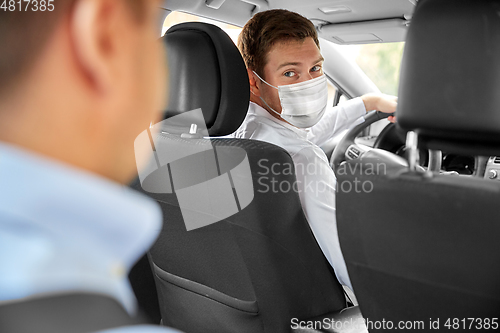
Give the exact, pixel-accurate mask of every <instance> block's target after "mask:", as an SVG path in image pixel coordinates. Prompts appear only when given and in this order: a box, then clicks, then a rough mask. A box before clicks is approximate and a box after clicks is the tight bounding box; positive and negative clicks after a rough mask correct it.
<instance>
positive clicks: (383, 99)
mask: <svg viewBox="0 0 500 333" xmlns="http://www.w3.org/2000/svg"><path fill="white" fill-rule="evenodd" d="M361 99H362V100H363V103H365V109H366V112H369V111H373V110H376V111H380V112H384V113H393V112H396V108H397V106H398V98H397V97H396V96H391V95H386V94H366V95H363V96H361ZM387 120H389V121H390V122H391V123H394V122H396V117H395V116H390V117H388V118H387Z"/></svg>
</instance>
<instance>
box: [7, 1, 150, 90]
mask: <svg viewBox="0 0 500 333" xmlns="http://www.w3.org/2000/svg"><path fill="white" fill-rule="evenodd" d="M75 2H76V0H57V1H54V0H52V1H49V0H46V1H38V3H36V5H35V2H34V1H33V3H32V4H30V3H29V2H25V1H21V2H19V1H7V3H6V6H7V7H6V10H0V45H3V47H2V50H1V51H0V96H1V95H2V94H3V93H6V91H7V89H9V88H11V89H12V88H13V87H15V84H16V82H19V81H21V80H22V78H23V74H25V73H27V72H29V70H30V69H31V67H32V65H33V63H34V62H35V61H36V59H37V56H38V55H39V54H40V53H41V51H42V50H43V48H44V47H45V46H46V45H47V40H48V39H49V37H50V36H51V34H52V33H53V32H54V28H55V27H56V26H57V24H59V23H60V20H61V19H63V17H64V16H65V15H68V14H69V13H70V12H71V8H72V6H73V5H74V4H75ZM125 3H127V5H128V6H129V7H130V9H131V13H132V14H133V15H134V16H135V17H136V18H137V19H138V20H142V19H143V18H144V1H143V0H126V1H125ZM35 9H36V10H35Z"/></svg>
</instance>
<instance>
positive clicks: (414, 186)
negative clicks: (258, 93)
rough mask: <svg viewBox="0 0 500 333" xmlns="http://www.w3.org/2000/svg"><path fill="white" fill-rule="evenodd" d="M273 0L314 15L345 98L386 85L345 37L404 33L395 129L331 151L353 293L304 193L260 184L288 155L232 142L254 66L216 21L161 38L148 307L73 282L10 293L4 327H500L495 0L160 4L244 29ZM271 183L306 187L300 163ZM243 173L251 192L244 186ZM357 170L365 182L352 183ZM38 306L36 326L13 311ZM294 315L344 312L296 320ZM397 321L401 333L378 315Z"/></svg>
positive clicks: (193, 330)
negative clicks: (163, 100) (299, 180)
mask: <svg viewBox="0 0 500 333" xmlns="http://www.w3.org/2000/svg"><path fill="white" fill-rule="evenodd" d="M275 8H285V9H288V10H291V11H295V12H298V13H300V14H302V15H303V16H305V17H307V18H308V19H309V20H311V21H312V22H313V24H314V25H315V27H316V29H317V31H318V35H319V37H320V38H321V51H322V54H323V56H324V58H325V65H324V71H325V74H326V76H327V78H328V80H329V82H330V83H331V84H333V85H334V86H335V87H336V89H337V93H336V94H337V95H336V97H335V99H334V104H335V105H336V104H337V103H338V102H339V100H340V96H341V95H342V96H344V98H345V99H351V98H355V97H358V96H361V95H363V94H366V93H372V92H375V93H377V92H380V89H379V88H378V87H377V85H376V84H375V83H373V82H372V80H371V79H370V78H369V77H368V76H367V75H366V74H365V73H363V71H362V70H361V69H360V68H359V66H357V65H355V64H353V62H352V61H350V60H348V59H347V58H346V57H345V55H344V54H343V53H342V52H340V51H339V50H340V49H339V45H340V46H342V45H361V44H373V43H393V42H405V50H404V55H403V60H402V63H401V74H400V81H399V90H398V98H399V99H398V109H397V112H396V118H397V121H396V123H395V124H393V123H389V122H388V121H387V120H385V118H387V116H388V114H381V113H379V112H370V113H367V115H366V116H365V117H364V121H363V122H361V123H359V124H357V125H356V126H354V127H352V128H350V129H349V130H348V131H347V132H346V133H345V134H344V135H342V136H341V137H339V138H338V139H337V140H335V141H332V142H330V143H329V144H327V145H326V146H325V147H321V148H323V150H324V151H325V154H326V155H327V157H328V159H329V161H330V165H331V167H332V168H333V170H334V171H335V172H336V176H337V184H338V186H337V197H336V206H337V212H336V214H337V223H338V231H339V238H340V243H341V247H342V252H343V254H344V259H345V261H346V264H347V268H348V272H349V276H350V278H351V281H352V284H353V289H354V290H353V291H350V290H346V289H344V288H343V287H342V286H341V284H340V283H339V282H338V280H337V278H336V276H335V273H334V271H333V269H332V267H331V266H330V264H329V263H328V261H327V259H326V258H325V256H324V255H323V253H322V251H321V249H320V247H319V245H318V243H317V241H316V240H315V238H314V235H313V233H312V231H311V229H310V227H309V224H308V222H307V220H306V218H305V215H304V212H303V210H302V207H301V204H300V199H299V196H298V193H297V192H294V191H287V192H286V193H281V192H267V193H261V192H259V191H252V190H251V189H252V188H253V189H255V188H257V185H258V184H257V179H258V177H257V173H258V168H257V163H258V161H259V160H262V159H267V160H269V161H270V163H277V165H280V166H285V165H291V164H293V161H292V158H291V157H290V155H289V154H288V152H287V151H285V150H284V149H282V148H280V147H278V146H275V145H273V144H270V143H266V142H261V141H257V140H249V139H233V138H227V137H225V136H227V135H229V134H231V133H233V132H234V131H235V130H236V129H237V128H238V127H239V126H240V125H241V123H242V122H243V119H244V117H245V115H246V113H247V110H248V105H249V94H250V90H249V83H248V74H247V71H246V68H245V64H244V61H243V59H242V57H241V54H240V53H239V51H238V49H237V47H236V45H235V44H234V42H233V40H231V38H230V37H229V36H228V35H227V34H226V33H225V32H224V31H223V30H222V29H220V28H219V27H217V26H216V25H214V24H211V23H206V22H183V23H179V24H176V25H174V26H172V27H170V28H169V29H168V30H167V31H166V33H165V34H164V35H163V36H162V37H161V42H162V43H163V45H164V46H165V49H166V55H167V57H166V59H165V61H166V62H167V64H168V69H169V99H168V104H167V106H166V109H165V117H164V120H163V121H162V122H160V123H158V124H155V125H152V126H151V129H150V130H148V134H149V138H148V139H147V142H148V143H150V144H151V147H152V150H153V155H154V156H155V160H154V161H153V162H154V163H156V164H155V166H154V167H152V169H151V172H149V173H147V174H141V173H140V172H139V175H138V177H137V179H136V180H135V181H134V182H133V183H132V184H131V185H130V186H131V187H132V188H134V189H135V190H137V191H139V192H141V193H144V194H145V195H147V196H150V197H151V198H153V199H154V200H156V201H157V202H158V204H159V206H160V207H161V210H162V212H163V216H164V224H163V229H162V231H161V233H160V236H159V238H158V240H157V241H156V243H155V244H154V245H153V247H152V248H151V249H150V251H149V252H148V253H147V254H146V255H145V256H144V257H143V258H142V259H141V260H140V261H139V262H138V263H137V264H136V265H135V267H134V268H133V269H132V271H131V272H130V274H129V280H130V282H131V285H132V287H133V289H134V292H135V294H136V297H137V300H138V303H139V307H140V311H141V317H140V318H130V317H129V316H128V315H127V314H125V313H124V311H123V309H121V307H119V306H118V304H117V303H116V302H113V301H112V300H111V299H102V298H100V297H99V296H97V295H90V296H89V295H81V294H78V293H75V294H74V295H69V296H68V297H69V298H64V297H63V298H61V297H58V296H55V297H49V298H47V299H44V300H38V301H36V302H41V303H34V304H31V303H29V302H26V303H25V304H21V305H20V306H21V307H18V306H5V305H2V306H1V307H0V321H2V322H5V323H9V325H10V326H5V327H10V328H9V332H28V331H29V332H30V331H37V332H91V331H95V330H96V329H103V328H107V327H113V326H117V325H123V324H133V323H138V322H143V321H147V322H150V323H154V324H160V325H165V326H169V327H173V328H176V329H179V330H181V331H183V332H186V333H201V332H217V333H224V332H228V333H229V332H238V333H239V332H248V333H259V332H262V333H264V332H266V333H280V332H303V333H312V332H367V331H370V332H371V331H380V330H382V331H384V330H388V329H391V330H392V329H397V327H396V326H397V323H398V322H399V323H403V325H406V326H403V327H401V326H399V328H400V329H401V328H406V329H409V330H410V331H411V330H416V327H417V326H418V324H420V323H424V324H423V325H424V327H425V328H427V329H429V325H430V321H431V320H438V321H440V325H441V326H440V328H441V329H443V328H448V329H453V330H459V331H465V330H471V329H475V330H480V329H485V330H497V329H498V323H497V321H498V319H497V317H498V314H499V313H500V292H499V291H500V290H499V289H500V284H499V283H498V281H500V270H499V269H498V268H497V267H496V264H495V262H496V259H497V258H498V259H500V257H499V256H500V245H498V244H500V243H499V242H498V241H497V235H498V234H499V233H500V226H499V224H497V223H496V218H495V216H496V215H497V214H499V213H500V212H499V209H498V204H497V199H498V197H499V195H500V182H498V177H499V175H498V173H499V172H500V148H499V147H500V142H499V139H498V138H500V116H499V107H498V105H500V94H498V91H499V88H500V2H499V1H496V0H481V1H478V0H377V1H373V0H308V1H303V0H163V1H161V5H160V8H159V14H160V15H159V16H160V19H159V23H158V27H159V30H161V28H162V27H163V23H164V21H165V19H166V18H167V17H168V15H170V14H172V13H175V12H182V13H189V14H192V15H196V16H198V17H200V18H209V19H211V20H215V21H218V22H223V23H228V24H232V25H235V26H238V27H242V26H244V25H245V23H246V22H247V21H248V20H249V19H250V18H251V17H252V16H253V15H254V14H255V13H257V12H260V11H264V10H268V9H275ZM153 129H154V130H155V131H153ZM154 133H156V134H154ZM497 156H498V157H497ZM275 177H276V178H277V180H278V181H286V182H289V183H293V182H294V181H295V174H293V173H292V174H287V173H286V172H278V175H276V176H275ZM211 182H214V183H215V182H217V184H224V186H215V187H214V186H212V187H210V186H209V185H210V184H213V183H211ZM249 182H250V184H252V186H253V187H251V188H250V190H249V188H248V187H245V186H243V185H242V184H244V183H246V184H248V183H249ZM356 182H357V183H359V184H360V185H361V186H366V187H364V188H363V187H362V190H360V191H356V190H354V189H353V188H352V187H347V186H343V184H355V183H356ZM214 188H217V189H219V188H220V190H214ZM186 189H189V190H190V191H191V192H188V191H187V190H186ZM211 190H212V191H211ZM186 197H190V199H191V200H192V201H196V202H197V203H198V204H199V205H198V206H197V208H194V209H192V211H191V213H192V214H194V215H195V216H196V219H201V220H203V221H211V222H210V223H208V222H207V223H206V225H192V226H191V228H190V227H186V225H187V224H186V223H185V222H186V221H185V219H186V217H185V211H184V210H183V205H182V204H181V203H182V200H185V198H186ZM193 198H195V199H193ZM227 198H230V200H226V199H227ZM204 200H205V201H204ZM227 201H231V203H232V202H234V204H231V205H229V204H227V203H226V202H227ZM222 202H224V206H223V207H222V208H220V210H218V209H219V208H218V206H217V203H219V204H221V205H222ZM229 206H230V208H228V207H229ZM207 207H208V208H207ZM228 209H231V210H230V213H227V212H228ZM215 220H217V221H218V222H216V223H212V222H213V221H215ZM353 292H354V294H353ZM354 295H355V296H354ZM94 296H95V297H94ZM68 304H73V305H75V307H69V306H67V305H68ZM47 309H58V310H57V311H55V312H56V313H57V315H54V311H45V310H47ZM27 311H28V312H29V313H31V317H32V318H33V320H31V321H23V320H19V318H21V317H24V316H25V315H26V313H27ZM88 317H92V318H100V319H99V320H95V321H91V322H88V321H86V320H85V318H88ZM467 318H469V319H470V318H473V320H472V322H471V321H470V320H469V319H467ZM293 319H297V320H298V321H300V322H307V323H311V322H314V323H325V322H340V323H347V324H344V325H341V326H340V327H339V326H336V327H329V328H325V327H322V328H318V327H309V326H307V327H305V326H301V325H296V327H294V326H293V325H291V323H292V322H293V321H292V320H293ZM495 319H496V320H495ZM367 320H369V321H371V322H372V325H370V324H368V323H367ZM464 320H466V321H465V322H464ZM478 320H479V321H478ZM386 321H390V322H392V323H393V324H394V327H387V326H384V327H381V326H377V325H376V324H374V323H382V322H386ZM457 322H458V324H457ZM353 323H354V324H356V325H354V324H353ZM359 323H362V324H361V325H359ZM412 324H413V326H412ZM455 324H456V325H455ZM469 324H470V325H469ZM486 324H487V325H486ZM408 325H409V326H408ZM477 325H480V326H479V327H478V326H477Z"/></svg>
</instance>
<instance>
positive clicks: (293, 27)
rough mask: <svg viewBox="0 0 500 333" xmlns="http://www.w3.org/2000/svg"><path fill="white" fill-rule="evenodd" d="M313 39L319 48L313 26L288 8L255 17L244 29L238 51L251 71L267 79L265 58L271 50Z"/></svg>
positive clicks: (239, 40) (269, 11)
mask: <svg viewBox="0 0 500 333" xmlns="http://www.w3.org/2000/svg"><path fill="white" fill-rule="evenodd" d="M307 37H311V38H312V39H313V40H314V42H315V43H316V45H317V46H318V48H319V40H318V34H317V32H316V29H315V28H314V25H313V24H312V22H311V21H309V20H308V19H307V18H305V17H303V16H302V15H300V14H298V13H295V12H291V11H288V10H285V9H273V10H268V11H264V12H260V13H257V14H255V15H254V16H253V17H252V18H251V19H250V20H249V21H248V22H247V24H245V26H244V27H243V30H242V31H241V34H240V36H239V39H238V48H239V49H240V52H241V54H242V56H243V59H244V60H245V64H246V66H247V67H248V68H250V69H252V70H254V71H255V72H256V73H257V74H259V75H260V76H262V77H264V71H263V69H264V67H265V65H266V56H267V54H268V52H269V51H270V50H271V48H272V47H273V46H274V45H275V44H277V43H282V42H287V41H303V40H304V39H306V38H307Z"/></svg>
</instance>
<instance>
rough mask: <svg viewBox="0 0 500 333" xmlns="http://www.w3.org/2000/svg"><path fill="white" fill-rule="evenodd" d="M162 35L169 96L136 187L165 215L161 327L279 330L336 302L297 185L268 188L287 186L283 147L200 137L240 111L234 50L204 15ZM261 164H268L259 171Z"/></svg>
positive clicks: (157, 261) (245, 91)
mask: <svg viewBox="0 0 500 333" xmlns="http://www.w3.org/2000/svg"><path fill="white" fill-rule="evenodd" d="M163 41H164V43H165V46H166V49H167V59H168V64H169V66H168V67H169V70H170V97H171V98H170V101H169V105H168V107H167V110H166V118H167V119H166V120H164V121H163V122H161V123H160V124H159V125H155V128H158V127H159V128H160V133H159V134H156V135H155V134H153V135H152V142H153V144H154V147H155V154H156V156H157V157H158V159H157V161H158V164H157V165H156V166H155V167H153V168H152V169H151V170H153V169H154V171H152V172H151V173H149V174H145V175H143V176H141V184H142V186H141V185H140V184H136V187H137V188H138V190H140V191H143V192H144V193H146V194H148V195H149V196H151V197H152V198H154V199H156V200H157V201H158V203H159V204H160V206H161V209H162V210H163V214H164V226H163V230H162V231H161V234H160V237H159V239H158V241H157V242H156V244H155V245H154V246H153V248H152V249H151V251H150V254H149V255H150V259H151V263H152V266H153V270H154V273H155V280H156V286H157V289H158V295H159V301H160V310H161V316H162V320H163V323H164V324H165V325H168V326H172V327H175V328H179V329H181V330H184V331H186V332H188V333H197V332H204V333H205V332H217V333H224V332H243V333H244V332H249V333H250V332H251V333H258V332H273V333H279V332H289V331H290V325H291V320H292V318H299V319H300V318H312V317H315V316H318V315H321V314H325V313H328V312H333V311H338V310H340V309H342V308H343V307H345V305H346V301H345V297H344V295H343V290H342V288H341V286H340V284H339V283H338V281H337V279H336V278H335V275H334V273H333V270H332V269H331V267H330V265H329V264H328V262H327V260H326V259H325V257H324V255H323V253H322V251H321V250H320V248H319V246H318V244H317V243H316V240H315V238H314V236H313V234H312V232H311V230H310V228H309V225H308V223H307V221H306V219H305V216H304V214H303V211H302V207H301V204H300V201H299V197H298V193H296V192H294V191H292V190H291V188H289V191H288V192H284V191H273V190H272V189H271V188H270V186H269V185H270V184H271V181H275V182H277V183H286V184H288V185H293V184H294V182H295V175H294V174H293V173H292V174H291V173H290V170H291V168H292V170H293V161H292V159H291V157H290V155H289V154H288V153H287V152H286V151H285V150H283V149H282V148H280V147H277V146H274V145H272V144H269V143H265V142H260V141H255V140H243V139H230V138H212V139H210V138H207V137H206V136H208V135H210V136H213V137H215V136H224V135H228V134H230V133H232V132H234V131H235V130H236V129H237V128H238V127H239V126H240V124H241V122H242V121H243V119H244V117H245V115H246V112H247V109H248V105H249V93H250V89H249V83H248V76H247V72H246V68H245V64H244V62H243V59H242V57H241V55H240V53H239V51H238V49H237V48H236V46H235V45H234V44H233V42H232V41H231V40H230V38H229V37H228V36H227V35H226V34H225V33H224V32H223V31H222V30H220V29H219V28H217V27H215V26H213V25H209V24H205V23H184V24H179V25H177V26H174V27H172V28H170V29H169V30H168V31H167V33H166V34H165V36H164V37H163ZM198 108H201V111H200V110H194V109H198ZM190 110H194V111H190ZM263 164H265V165H266V166H271V165H272V164H275V169H274V170H273V173H272V174H266V175H265V177H267V178H268V179H264V178H263V177H264V175H263V167H262V165H263Z"/></svg>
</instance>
